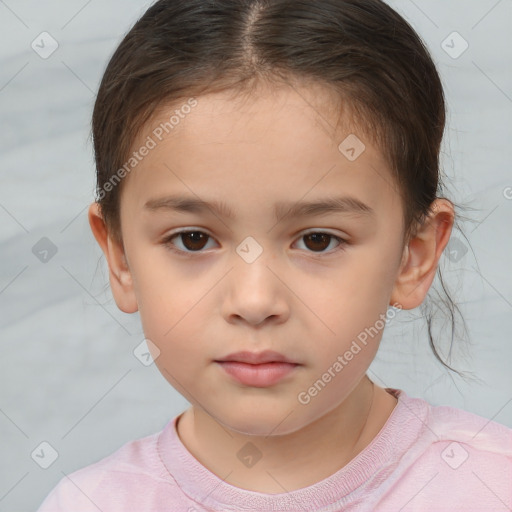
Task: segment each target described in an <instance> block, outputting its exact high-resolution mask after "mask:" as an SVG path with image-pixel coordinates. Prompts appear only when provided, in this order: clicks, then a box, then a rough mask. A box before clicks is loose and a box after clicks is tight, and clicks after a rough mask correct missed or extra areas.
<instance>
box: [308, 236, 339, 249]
mask: <svg viewBox="0 0 512 512" xmlns="http://www.w3.org/2000/svg"><path fill="white" fill-rule="evenodd" d="M331 238H332V235H327V234H325V233H312V234H311V235H305V236H304V239H305V240H308V241H310V242H311V244H308V243H306V246H307V247H308V249H311V250H312V251H316V250H318V251H324V250H325V249H326V248H327V247H329V242H330V239H331Z"/></svg>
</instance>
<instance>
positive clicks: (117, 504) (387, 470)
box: [38, 388, 512, 512]
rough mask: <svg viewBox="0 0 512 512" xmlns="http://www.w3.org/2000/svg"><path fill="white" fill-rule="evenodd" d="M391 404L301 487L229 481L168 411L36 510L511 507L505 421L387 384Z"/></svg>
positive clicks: (66, 481) (510, 450)
mask: <svg viewBox="0 0 512 512" xmlns="http://www.w3.org/2000/svg"><path fill="white" fill-rule="evenodd" d="M387 390H388V391H390V392H392V393H393V394H394V395H395V396H396V397H397V398H398V403H397V405H396V407H395V409H394V410H393V412H392V414H391V415H390V417H389V418H388V420H387V422H386V424H385V425H384V426H383V427H382V429H381V431H380V432H379V434H378V435H377V436H376V437H375V438H374V439H373V440H372V442H371V443H370V444H369V445H368V446H367V447H366V448H365V449H364V450H363V451H362V452H361V453H359V455H357V456H356V457H355V458H354V459H352V460H351V461H350V463H349V464H347V465H346V466H345V467H343V468H341V469H340V470H339V471H337V472H336V473H334V474H333V475H331V476H330V477H328V478H326V479H324V480H322V481H320V482H318V483H316V484H314V485H311V486H309V487H304V488H302V489H297V490H295V491H292V492H288V493H287V492H283V493H282V494H263V493H259V492H254V491H247V490H244V489H240V488H238V487H234V486H232V485H230V484H228V483H226V482H224V481H223V480H222V479H221V478H219V477H217V476H216V475H215V474H213V473H211V472H210V471H209V470H208V469H206V468H205V467H204V466H202V465H201V464H200V463H199V462H198V461H197V459H195V458H194V456H193V455H192V454H191V453H190V452H189V451H188V450H187V448H186V447H185V446H184V445H183V443H182V442H181V440H180V438H179V437H178V434H177V432H176V420H177V418H178V417H179V415H178V416H176V417H175V418H173V419H172V420H171V421H170V422H169V423H168V424H167V425H166V426H165V428H164V429H163V430H162V431H161V432H158V433H155V434H152V435H150V436H147V437H144V438H142V439H138V440H135V441H131V442H128V443H126V444H124V445H123V446H122V447H121V448H119V449H118V450H117V451H116V452H114V453H113V454H112V455H109V456H108V457H105V458H104V459H102V460H100V461H98V462H96V463H94V464H91V465H90V466H87V467H85V468H82V469H79V470H78V471H75V472H74V473H71V474H70V475H68V476H67V477H64V478H62V479H61V480H60V482H59V483H58V485H57V486H56V487H55V488H54V489H53V490H52V492H51V493H50V494H49V495H48V496H47V498H46V500H45V501H44V502H43V504H42V505H41V507H40V508H39V510H38V512H98V511H103V512H120V511H134V512H146V511H155V512H156V511H158V512H164V511H169V512H171V511H172V512H199V511H206V510H208V511H227V510H230V511H242V510H245V511H257V512H266V511H268V512H270V511H274V512H275V511H300V512H311V511H322V512H335V511H357V512H364V511H372V512H374V511H390V512H398V511H403V512H411V511H428V512H439V511H445V510H446V511H448V510H449V511H454V510H455V511H464V512H469V511H478V512H484V511H485V512H490V511H496V512H498V511H500V512H506V511H510V510H512V429H510V428H507V427H505V426H504V425H501V424H499V423H496V422H493V421H490V420H488V419H486V418H483V417H480V416H477V415H475V414H471V413H469V412H466V411H464V410H461V409H456V408H453V407H445V406H431V405H430V404H429V403H428V402H426V401H425V400H422V399H419V398H412V397H409V396H408V395H407V394H405V392H404V391H401V390H397V389H391V388H387Z"/></svg>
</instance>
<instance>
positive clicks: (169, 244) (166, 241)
mask: <svg viewBox="0 0 512 512" xmlns="http://www.w3.org/2000/svg"><path fill="white" fill-rule="evenodd" d="M190 233H201V234H204V235H206V236H207V237H208V238H209V239H211V238H213V237H212V236H211V235H209V234H208V233H205V232H204V231H201V230H199V229H183V230H180V231H175V232H174V233H171V234H170V235H169V236H167V237H166V238H164V240H162V244H163V245H164V247H165V248H166V249H168V250H170V251H172V252H174V253H177V254H179V255H181V256H185V257H189V256H193V255H194V254H202V253H203V252H204V251H203V250H199V251H183V250H181V249H176V246H175V245H174V244H173V243H172V242H171V241H172V240H173V239H174V238H176V237H179V236H180V235H183V234H190ZM308 235H327V236H329V237H331V238H334V239H335V240H337V241H338V242H339V244H338V245H337V246H336V247H335V248H334V249H332V250H331V251H327V252H325V251H323V252H322V251H319V252H315V251H307V252H309V253H311V254H313V255H322V254H327V255H331V254H333V253H337V252H338V251H340V250H344V246H345V245H347V244H348V242H347V241H346V240H345V239H343V238H341V237H339V236H336V235H333V234H332V233H327V232H324V231H308V232H306V233H303V234H302V235H301V236H300V237H299V239H301V238H304V237H305V236H308Z"/></svg>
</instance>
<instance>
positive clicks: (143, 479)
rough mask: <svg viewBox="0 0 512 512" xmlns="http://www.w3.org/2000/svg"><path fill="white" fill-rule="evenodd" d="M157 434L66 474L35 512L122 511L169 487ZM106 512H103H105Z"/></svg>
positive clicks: (136, 441) (130, 442)
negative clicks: (162, 486)
mask: <svg viewBox="0 0 512 512" xmlns="http://www.w3.org/2000/svg"><path fill="white" fill-rule="evenodd" d="M159 435H160V432H157V433H155V434H151V435H149V436H146V437H143V438H140V439H136V440H133V441H129V442H127V443H125V444H124V445H122V446H121V447H120V448H119V449H118V450H117V451H115V452H114V453H112V454H110V455H108V456H106V457H104V458H103V459H101V460H99V461H98V462H95V463H94V464H91V465H89V466H86V467H83V468H81V469H78V470H77V471H74V472H72V473H69V474H67V475H65V476H64V477H63V478H61V479H60V481H59V482H58V484H57V485H56V487H55V488H54V489H53V490H52V491H51V492H50V494H48V496H47V497H46V499H45V500H44V502H43V503H42V504H41V506H40V508H39V509H38V512H61V511H62V512H64V511H67V510H70V507H71V508H72V510H73V511H74V512H89V511H95V512H97V510H98V508H99V509H100V510H103V509H104V507H105V506H106V507H110V508H109V509H110V510H125V508H123V507H126V506H127V505H129V506H132V505H136V503H137V496H138V495H144V493H146V492H149V493H150V492H151V490H152V489H155V488H156V487H158V486H159V485H165V484H167V485H168V481H167V480H166V479H165V468H164V467H163V465H162V464H161V463H160V460H159V456H158V453H157V449H156V442H157V439H158V436H159ZM105 510H106V509H105Z"/></svg>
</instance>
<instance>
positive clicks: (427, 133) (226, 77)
mask: <svg viewBox="0 0 512 512" xmlns="http://www.w3.org/2000/svg"><path fill="white" fill-rule="evenodd" d="M261 83H266V84H270V85H271V84H276V85H277V84H289V85H295V84H301V83H305V84H307V83H315V84H320V85H323V86H325V89H326V91H329V92H330V93H331V94H332V97H333V98H334V99H335V104H336V108H337V109H338V113H339V116H340V119H341V116H342V113H341V110H343V116H344V117H343V119H344V123H345V122H347V119H349V120H350V126H351V127H353V128H354V129H355V130H354V133H357V134H358V135H361V138H363V139H364V138H365V137H366V138H367V139H368V140H370V141H371V142H372V143H374V144H375V145H376V147H378V148H379V149H380V150H381V152H382V154H383V155H384V156H385V158H386V160H387V162H388V164H389V168H390V169H391V172H392V179H393V184H394V185H395V186H396V189H397V192H398V193H399V194H400V197H401V199H402V205H403V215H404V226H405V229H404V243H406V242H407V241H408V240H409V238H410V236H411V235H412V234H414V232H415V229H416V228H417V227H418V226H419V225H420V224H421V223H423V222H424V221H425V219H427V216H428V215H429V213H431V207H432V203H433V202H434V201H435V199H436V198H437V197H438V194H442V193H443V184H442V181H441V172H440V162H439V155H440V147H441V142H442V138H443V132H444V128H445V120H446V111H445V101H444V93H443V87H442V83H441V80H440V77H439V75H438V72H437V70H436V67H435V64H434V62H433V60H432V58H431V56H430V54H429V52H428V50H427V49H426V47H425V45H424V44H423V42H422V40H421V39H420V37H419V36H418V35H417V33H416V32H415V31H414V29H413V28H412V27H411V26H410V25H409V24H408V23H407V21H406V20H405V19H404V18H403V17H402V16H400V15H399V14H398V13H397V12H396V11H394V10H393V9H392V8H391V7H390V6H388V5H387V4H386V3H384V2H383V1H381V0H159V1H157V2H156V3H155V4H153V5H152V6H151V7H150V8H149V9H148V10H147V11H146V12H145V14H144V15H143V16H142V17H141V18H140V19H139V20H138V21H137V22H136V23H135V25H134V26H133V28H132V29H131V30H130V31H129V32H128V33H127V34H126V36H125V37H124V39H123V40H122V42H121V43H120V45H119V46H118V48H117V49H116V51H115V53H114V54H113V56H112V58H111V60H110V62H109V63H108V66H107V68H106V71H105V73H104V76H103V79H102V81H101V85H100V87H99V91H98V95H97V98H96V103H95V106H94V112H93V119H92V129H93V140H94V151H95V158H96V169H97V187H96V192H97V199H96V200H97V202H98V203H99V205H100V210H101V213H102V216H103V218H104V221H105V223H106V225H107V227H108V229H109V233H110V235H111V236H112V238H113V239H115V240H116V241H118V242H122V237H121V220H120V213H119V212H120V208H119V206H120V196H121V191H122V188H123V181H122V180H121V181H120V183H119V185H118V186H115V185H116V183H114V184H113V185H112V183H113V182H112V179H113V178H114V177H116V176H115V175H116V173H118V171H119V170H120V169H122V168H123V166H124V168H125V169H126V162H127V161H128V160H129V159H130V152H131V151H133V144H134V141H135V140H136V138H137V136H138V135H140V133H141V131H142V130H143V128H144V127H145V126H146V124H147V123H148V122H149V121H150V120H151V119H152V117H153V116H155V114H156V113H157V112H158V110H159V109H160V108H161V107H163V106H169V105H179V104H180V103H181V104H186V103H187V101H190V99H191V98H194V97H199V96H201V94H206V93H213V92H221V91H226V90H232V91H235V92H237V93H245V94H248V95H250V93H251V91H252V90H253V89H254V87H255V86H256V85H258V84H261ZM340 142H341V141H340ZM125 174H126V172H124V173H122V175H125ZM118 176H119V174H118V175H117V177H118ZM109 183H110V186H108V185H109ZM438 276H439V278H440V279H441V283H442V286H443V291H444V292H445V294H446V297H447V301H446V304H448V305H449V310H450V312H451V321H452V343H453V333H454V314H455V310H456V311H458V312H459V314H460V311H459V310H458V308H457V306H456V305H455V304H454V302H453V301H452V299H451V298H450V296H449V294H448V293H447V292H446V289H445V285H444V283H443V281H442V276H441V273H440V269H439V268H438ZM422 306H423V305H422ZM427 325H428V334H429V341H430V345H431V347H432V349H433V351H434V354H435V356H436V357H437V359H438V360H439V361H441V362H442V363H443V364H444V365H445V366H447V367H448V368H451V367H450V366H448V365H447V364H446V362H445V361H443V360H442V358H441V357H440V356H439V353H438V351H437V349H436V346H435V344H434V342H433V339H432V332H431V317H430V316H428V315H427Z"/></svg>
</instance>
